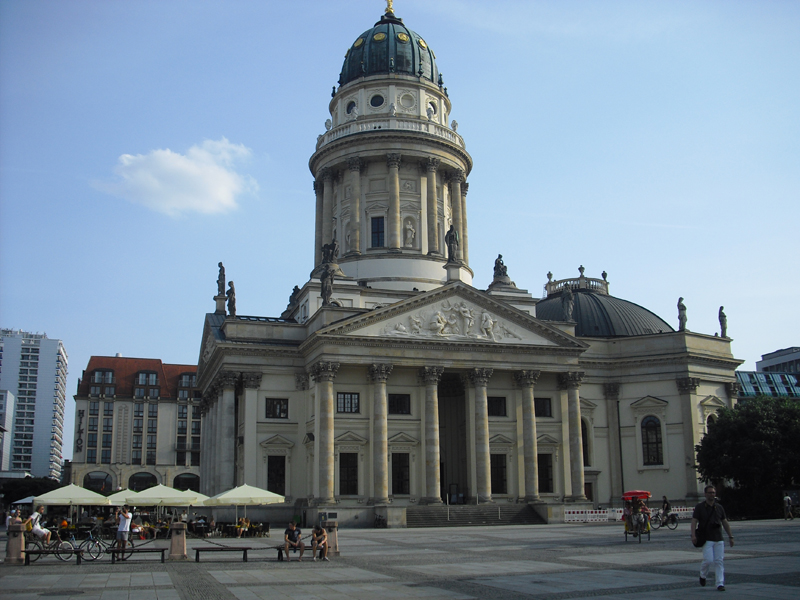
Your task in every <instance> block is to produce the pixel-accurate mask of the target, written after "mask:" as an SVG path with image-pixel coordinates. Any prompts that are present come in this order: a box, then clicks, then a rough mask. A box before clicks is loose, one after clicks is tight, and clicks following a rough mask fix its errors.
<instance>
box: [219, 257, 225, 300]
mask: <svg viewBox="0 0 800 600" xmlns="http://www.w3.org/2000/svg"><path fill="white" fill-rule="evenodd" d="M224 295H225V267H223V266H222V263H219V276H218V277H217V296H224Z"/></svg>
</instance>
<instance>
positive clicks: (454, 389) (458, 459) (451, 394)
mask: <svg viewBox="0 0 800 600" xmlns="http://www.w3.org/2000/svg"><path fill="white" fill-rule="evenodd" d="M466 404H467V402H466V396H465V394H464V385H463V384H462V383H461V378H460V377H459V376H458V375H457V374H455V373H445V374H444V375H443V376H442V380H441V381H440V382H439V452H440V455H441V456H440V459H441V463H442V464H441V477H442V481H441V490H440V493H441V498H442V499H443V500H444V499H445V497H446V494H447V493H448V490H449V491H451V495H452V493H457V494H463V496H462V497H463V498H466V497H467V496H468V495H469V489H468V488H467V409H466ZM455 489H457V490H458V492H455V491H454V490H455ZM450 502H451V503H453V500H452V498H451V499H450Z"/></svg>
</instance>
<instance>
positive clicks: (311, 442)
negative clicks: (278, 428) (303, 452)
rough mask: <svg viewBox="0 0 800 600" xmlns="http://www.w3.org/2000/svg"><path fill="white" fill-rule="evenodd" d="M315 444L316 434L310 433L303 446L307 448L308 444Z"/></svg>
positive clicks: (307, 434) (304, 438) (304, 439)
mask: <svg viewBox="0 0 800 600" xmlns="http://www.w3.org/2000/svg"><path fill="white" fill-rule="evenodd" d="M313 443H314V433H313V432H311V431H309V432H308V433H306V435H305V437H303V445H304V446H307V445H308V444H313Z"/></svg>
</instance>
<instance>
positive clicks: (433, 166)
mask: <svg viewBox="0 0 800 600" xmlns="http://www.w3.org/2000/svg"><path fill="white" fill-rule="evenodd" d="M440 162H441V161H440V160H439V159H438V158H423V159H422V160H421V161H419V164H420V166H421V167H422V168H423V169H425V170H426V171H427V172H428V173H435V172H436V170H437V169H438V168H439V163H440Z"/></svg>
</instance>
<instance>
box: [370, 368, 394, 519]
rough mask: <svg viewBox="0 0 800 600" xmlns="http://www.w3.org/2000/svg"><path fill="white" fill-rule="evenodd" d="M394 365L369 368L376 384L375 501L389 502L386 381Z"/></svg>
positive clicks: (374, 433)
mask: <svg viewBox="0 0 800 600" xmlns="http://www.w3.org/2000/svg"><path fill="white" fill-rule="evenodd" d="M391 372H392V365H387V364H374V365H371V366H370V368H369V377H370V379H371V380H372V383H373V384H374V386H375V387H374V391H373V394H374V395H373V405H372V477H373V487H374V489H373V498H372V499H373V503H374V504H376V505H377V504H388V503H389V425H388V416H389V406H388V405H389V400H388V397H387V396H386V381H387V380H388V379H389V375H390V374H391Z"/></svg>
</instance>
